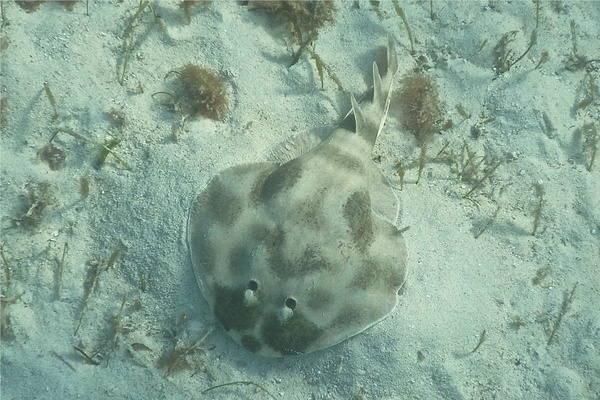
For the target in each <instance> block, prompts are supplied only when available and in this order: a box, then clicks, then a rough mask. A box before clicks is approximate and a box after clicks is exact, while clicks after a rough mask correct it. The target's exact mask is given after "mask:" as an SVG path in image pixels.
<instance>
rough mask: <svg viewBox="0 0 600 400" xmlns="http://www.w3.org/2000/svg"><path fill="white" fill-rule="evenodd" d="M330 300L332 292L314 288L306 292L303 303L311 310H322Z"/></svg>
mask: <svg viewBox="0 0 600 400" xmlns="http://www.w3.org/2000/svg"><path fill="white" fill-rule="evenodd" d="M332 300H333V294H332V293H331V292H330V291H328V290H320V289H317V288H315V289H312V290H311V291H310V292H309V293H308V296H307V299H306V304H305V305H306V307H308V308H309V309H310V310H311V311H315V312H316V311H323V310H325V309H327V306H328V305H329V303H330V302H331V301H332Z"/></svg>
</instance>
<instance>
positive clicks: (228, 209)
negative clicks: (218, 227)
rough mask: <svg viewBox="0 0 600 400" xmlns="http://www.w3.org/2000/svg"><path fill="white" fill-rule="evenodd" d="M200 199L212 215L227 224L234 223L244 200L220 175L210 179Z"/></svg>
mask: <svg viewBox="0 0 600 400" xmlns="http://www.w3.org/2000/svg"><path fill="white" fill-rule="evenodd" d="M200 199H201V200H202V202H203V204H204V205H205V206H206V208H207V209H208V212H209V214H210V216H211V217H212V218H214V219H215V220H216V221H217V222H219V223H221V224H223V225H225V226H231V225H233V223H234V222H235V220H236V219H237V218H238V217H239V215H240V214H241V212H242V206H243V202H242V201H241V200H240V199H239V198H238V197H237V196H235V194H233V192H232V191H231V190H230V189H229V187H228V186H227V185H226V184H225V183H224V182H222V180H221V179H220V177H218V176H217V177H216V178H214V179H213V180H211V181H210V183H209V184H208V186H207V188H206V190H205V191H204V193H203V194H202V195H201V196H200V197H199V200H200Z"/></svg>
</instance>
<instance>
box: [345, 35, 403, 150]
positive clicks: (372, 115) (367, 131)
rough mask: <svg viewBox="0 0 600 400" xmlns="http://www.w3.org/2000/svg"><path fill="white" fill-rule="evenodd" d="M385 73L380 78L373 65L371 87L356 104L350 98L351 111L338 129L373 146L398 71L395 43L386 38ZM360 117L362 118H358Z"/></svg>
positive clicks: (379, 130) (385, 113)
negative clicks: (355, 134)
mask: <svg viewBox="0 0 600 400" xmlns="http://www.w3.org/2000/svg"><path fill="white" fill-rule="evenodd" d="M387 63H388V65H387V72H386V74H385V76H384V77H383V78H382V77H381V74H380V73H379V68H378V67H377V64H376V63H373V87H372V88H371V89H370V90H369V91H368V92H367V93H366V94H365V95H364V96H363V97H362V98H361V100H360V102H357V101H356V100H355V99H354V98H352V99H351V100H352V110H350V111H349V112H348V114H346V117H345V118H344V119H343V120H342V122H341V123H340V125H339V127H340V128H342V129H347V130H349V131H352V132H356V133H358V134H359V135H361V136H362V137H363V138H364V139H365V140H366V141H368V142H369V143H371V144H372V145H375V140H377V137H378V136H379V133H380V132H381V129H382V128H383V125H384V123H385V119H386V117H387V113H388V109H389V106H390V93H391V91H392V83H393V81H394V76H395V75H396V71H397V70H398V55H397V53H396V42H395V41H394V38H393V37H392V36H391V35H390V36H388V47H387ZM359 115H361V116H362V117H359Z"/></svg>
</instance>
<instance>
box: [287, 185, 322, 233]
mask: <svg viewBox="0 0 600 400" xmlns="http://www.w3.org/2000/svg"><path fill="white" fill-rule="evenodd" d="M324 197H325V196H324V193H315V194H314V196H313V197H312V198H311V199H310V201H304V202H301V203H297V204H296V205H295V207H294V210H293V214H292V218H293V219H294V220H296V221H300V222H301V223H303V224H304V225H306V226H307V227H309V228H312V229H314V230H320V229H322V227H323V225H324V224H325V216H324V215H323V200H324Z"/></svg>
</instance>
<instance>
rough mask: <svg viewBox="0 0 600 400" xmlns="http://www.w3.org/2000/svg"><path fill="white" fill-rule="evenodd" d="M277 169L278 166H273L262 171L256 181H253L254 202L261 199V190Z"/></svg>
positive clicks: (256, 202) (251, 192)
mask: <svg viewBox="0 0 600 400" xmlns="http://www.w3.org/2000/svg"><path fill="white" fill-rule="evenodd" d="M275 169H276V168H275V167H273V168H271V169H268V170H263V171H261V172H260V174H259V175H258V176H257V177H256V179H255V180H254V182H252V185H251V187H250V201H251V202H252V204H254V205H256V204H258V202H259V201H260V200H261V198H260V196H261V190H262V188H263V186H264V183H265V179H267V178H268V177H269V175H271V173H272V172H273V170H275Z"/></svg>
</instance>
